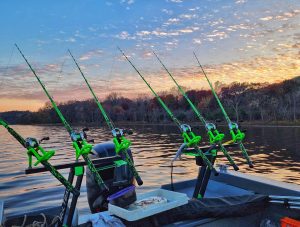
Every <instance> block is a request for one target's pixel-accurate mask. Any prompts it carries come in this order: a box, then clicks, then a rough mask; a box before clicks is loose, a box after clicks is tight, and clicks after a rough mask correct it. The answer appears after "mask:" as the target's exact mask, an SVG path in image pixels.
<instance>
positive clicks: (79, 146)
mask: <svg viewBox="0 0 300 227" xmlns="http://www.w3.org/2000/svg"><path fill="white" fill-rule="evenodd" d="M15 46H16V47H17V49H18V51H19V52H20V54H21V56H22V57H23V58H24V60H25V61H26V63H27V65H28V66H29V68H30V70H31V72H32V73H33V75H34V76H35V77H36V79H37V80H38V82H39V84H40V85H41V87H42V88H43V90H44V92H45V94H46V95H47V97H48V98H49V100H50V102H51V104H52V106H53V108H54V109H55V111H56V113H57V115H58V116H59V118H60V120H61V122H62V123H63V125H64V127H65V128H66V129H67V131H68V133H69V135H70V138H71V140H72V145H73V148H74V149H75V156H76V160H78V158H79V157H80V156H82V157H83V159H84V161H85V162H86V164H87V166H88V168H89V169H90V171H91V172H92V174H93V176H94V178H95V181H96V182H97V184H98V186H99V187H100V189H101V190H106V191H108V187H107V186H106V185H105V183H104V181H103V179H102V178H101V176H100V174H99V173H98V171H97V169H96V167H95V166H94V164H93V163H92V161H91V160H90V158H89V157H88V154H89V153H90V152H91V150H92V147H93V146H92V145H91V144H89V143H88V141H87V140H86V139H87V135H86V131H88V130H89V129H88V128H84V129H82V131H80V132H76V131H74V130H73V129H72V127H71V126H70V125H69V123H68V122H67V121H66V119H65V118H64V116H63V114H62V113H61V111H60V110H59V108H58V107H57V105H56V103H55V101H54V100H53V98H52V97H51V95H50V94H49V92H48V91H47V89H46V87H45V85H44V84H43V83H42V81H41V80H40V78H39V77H38V75H37V74H36V72H35V71H34V69H33V68H32V66H31V65H30V63H29V62H28V60H27V59H26V57H25V56H24V54H23V53H22V51H21V50H20V48H19V47H18V45H17V44H15Z"/></svg>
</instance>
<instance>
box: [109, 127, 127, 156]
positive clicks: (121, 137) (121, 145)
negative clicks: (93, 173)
mask: <svg viewBox="0 0 300 227" xmlns="http://www.w3.org/2000/svg"><path fill="white" fill-rule="evenodd" d="M111 132H112V135H113V137H114V138H113V143H114V144H115V149H116V153H117V154H118V153H119V152H120V151H123V150H127V149H128V148H129V146H130V145H131V142H130V140H128V139H126V138H125V134H128V135H131V134H132V131H131V130H126V129H120V128H114V129H113V130H112V131H111Z"/></svg>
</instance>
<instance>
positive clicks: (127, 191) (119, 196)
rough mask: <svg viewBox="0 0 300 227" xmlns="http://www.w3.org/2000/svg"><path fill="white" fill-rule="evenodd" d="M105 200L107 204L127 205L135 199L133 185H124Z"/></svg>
mask: <svg viewBox="0 0 300 227" xmlns="http://www.w3.org/2000/svg"><path fill="white" fill-rule="evenodd" d="M107 200H108V201H109V204H112V205H115V206H118V207H123V208H124V207H127V206H128V205H130V204H132V203H133V202H135V201H136V193H135V186H134V185H132V186H129V187H126V188H124V189H122V190H120V191H118V192H117V193H115V194H112V195H110V196H109V197H108V198H107Z"/></svg>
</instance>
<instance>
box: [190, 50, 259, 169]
mask: <svg viewBox="0 0 300 227" xmlns="http://www.w3.org/2000/svg"><path fill="white" fill-rule="evenodd" d="M193 53H194V56H195V58H196V60H197V62H198V64H199V66H200V68H201V70H202V72H203V74H204V76H205V78H206V80H207V82H208V84H209V86H210V89H211V91H212V93H213V95H214V96H215V99H216V100H217V102H218V104H219V107H220V109H221V111H222V113H223V115H224V117H225V119H226V121H227V124H228V127H229V132H230V135H231V138H232V141H233V142H234V143H238V144H239V146H240V149H241V151H242V154H243V156H244V158H245V159H246V161H247V163H248V165H249V167H250V168H253V167H254V166H253V163H252V161H251V159H250V157H249V155H248V153H247V151H246V148H245V146H244V144H243V140H244V138H245V133H243V132H241V130H240V129H239V126H238V124H237V123H235V122H232V121H231V120H230V118H229V116H228V114H227V113H226V111H225V109H224V107H223V105H222V103H221V101H220V99H219V97H218V95H217V93H216V91H215V90H214V88H213V86H212V84H211V82H210V80H209V79H208V77H207V75H206V73H205V71H204V69H203V67H202V65H201V64H200V61H199V59H198V57H197V55H196V54H195V52H193Z"/></svg>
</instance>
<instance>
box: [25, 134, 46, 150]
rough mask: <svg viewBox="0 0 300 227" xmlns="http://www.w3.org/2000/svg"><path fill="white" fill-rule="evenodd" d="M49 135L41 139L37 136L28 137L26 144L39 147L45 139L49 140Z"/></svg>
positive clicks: (27, 146)
mask: <svg viewBox="0 0 300 227" xmlns="http://www.w3.org/2000/svg"><path fill="white" fill-rule="evenodd" d="M49 139H50V138H49V137H43V138H42V139H40V140H39V141H38V140H37V139H36V138H32V137H28V138H26V139H25V146H26V148H29V147H32V148H38V147H39V144H41V143H42V142H43V141H44V140H49Z"/></svg>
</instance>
